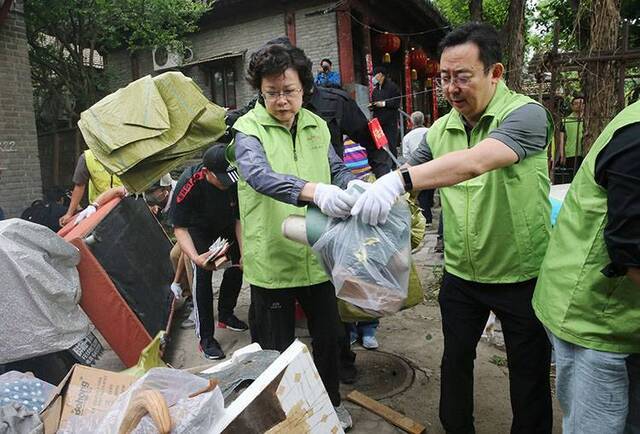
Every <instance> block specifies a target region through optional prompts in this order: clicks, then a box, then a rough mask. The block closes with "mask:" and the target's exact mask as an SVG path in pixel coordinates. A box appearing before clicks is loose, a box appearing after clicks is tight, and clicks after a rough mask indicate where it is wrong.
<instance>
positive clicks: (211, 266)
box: [193, 250, 216, 271]
mask: <svg viewBox="0 0 640 434" xmlns="http://www.w3.org/2000/svg"><path fill="white" fill-rule="evenodd" d="M209 256H211V252H210V251H208V250H207V251H206V252H204V253H203V254H201V255H198V256H196V257H195V258H194V259H193V262H195V263H196V265H197V266H198V267H200V268H202V269H203V270H207V271H214V270H215V269H216V264H215V261H211V262H209V263H208V264H205V262H207V259H209Z"/></svg>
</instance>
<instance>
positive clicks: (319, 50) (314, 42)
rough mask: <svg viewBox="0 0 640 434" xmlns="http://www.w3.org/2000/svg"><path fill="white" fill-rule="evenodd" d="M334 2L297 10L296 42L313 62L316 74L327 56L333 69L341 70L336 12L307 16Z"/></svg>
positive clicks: (314, 73)
mask: <svg viewBox="0 0 640 434" xmlns="http://www.w3.org/2000/svg"><path fill="white" fill-rule="evenodd" d="M333 4H334V3H327V4H325V5H318V6H314V7H311V8H306V9H300V10H298V11H296V43H297V45H298V47H300V48H302V49H303V50H304V52H305V53H306V54H307V56H308V57H309V59H311V61H312V62H313V75H314V76H315V75H316V74H317V73H318V69H319V68H320V61H321V60H322V59H324V58H325V57H326V58H329V59H331V63H332V64H333V68H332V69H333V71H337V72H340V59H339V58H338V37H337V24H336V14H335V12H329V13H327V14H325V15H317V14H313V15H311V16H306V15H307V14H309V13H312V12H318V11H321V10H324V9H326V8H328V7H329V6H332V5H333Z"/></svg>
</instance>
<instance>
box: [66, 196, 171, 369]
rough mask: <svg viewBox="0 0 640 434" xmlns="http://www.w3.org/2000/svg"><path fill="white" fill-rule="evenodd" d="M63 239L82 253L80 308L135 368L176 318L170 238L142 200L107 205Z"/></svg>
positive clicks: (110, 202) (118, 199) (69, 231)
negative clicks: (142, 356) (150, 344)
mask: <svg viewBox="0 0 640 434" xmlns="http://www.w3.org/2000/svg"><path fill="white" fill-rule="evenodd" d="M60 234H61V235H63V234H64V238H65V239H66V240H68V241H70V242H71V243H72V244H74V245H75V246H77V247H78V249H79V250H80V252H81V260H80V263H79V264H78V271H79V274H80V281H81V284H82V291H83V296H82V299H81V301H80V304H81V306H82V308H83V309H84V311H85V312H86V313H87V315H88V316H89V317H90V318H91V321H93V323H94V324H95V326H96V328H97V329H98V330H99V331H100V333H101V334H102V336H103V337H104V338H105V339H106V341H107V342H108V343H109V345H110V346H111V347H112V348H113V350H114V351H115V352H116V354H117V355H118V357H119V358H120V359H121V360H122V362H123V363H124V364H125V365H126V366H127V367H131V366H133V365H135V364H136V363H137V361H138V357H139V355H140V352H141V351H142V350H143V349H144V348H145V347H146V346H147V345H149V343H150V342H151V340H152V336H155V335H156V334H157V332H158V331H160V330H169V327H170V323H171V318H172V316H173V304H174V298H173V293H172V292H171V289H170V286H171V281H172V280H173V267H172V265H171V262H170V259H169V251H170V249H171V247H172V246H171V242H170V241H169V239H168V238H167V235H166V234H165V233H164V231H163V230H162V227H161V226H160V225H159V224H158V222H157V220H156V219H155V218H154V217H153V215H152V214H151V212H150V211H149V209H148V207H147V206H146V204H145V202H144V200H143V199H142V198H140V199H135V198H133V197H128V198H125V199H120V198H115V199H113V200H111V201H109V202H108V203H106V204H104V205H103V206H101V207H100V208H99V209H98V211H97V212H96V213H95V214H93V215H92V216H91V217H89V218H87V219H85V220H83V221H81V222H80V223H79V224H78V225H77V226H75V227H73V228H68V226H67V227H65V228H63V229H62V230H61V231H60Z"/></svg>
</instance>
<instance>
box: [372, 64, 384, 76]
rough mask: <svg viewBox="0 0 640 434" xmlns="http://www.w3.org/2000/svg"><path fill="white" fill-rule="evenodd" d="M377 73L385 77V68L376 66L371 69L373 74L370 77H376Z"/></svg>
mask: <svg viewBox="0 0 640 434" xmlns="http://www.w3.org/2000/svg"><path fill="white" fill-rule="evenodd" d="M379 72H381V73H382V75H387V68H385V67H384V66H382V65H378V66H376V67H374V68H373V73H372V74H371V75H378V73H379Z"/></svg>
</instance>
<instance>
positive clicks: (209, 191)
mask: <svg viewBox="0 0 640 434" xmlns="http://www.w3.org/2000/svg"><path fill="white" fill-rule="evenodd" d="M237 180H238V173H237V171H236V169H235V168H234V167H231V166H229V163H228V162H227V160H226V158H225V146H224V145H215V146H212V147H211V148H209V149H208V150H207V151H206V152H205V153H204V156H203V158H202V163H200V164H196V165H194V166H191V167H188V168H187V169H185V170H184V172H183V173H182V175H181V176H180V179H179V180H178V183H177V185H176V188H175V194H174V195H173V197H172V199H171V207H170V210H169V219H170V221H171V224H172V225H173V227H174V233H175V236H176V239H177V240H178V243H179V244H180V248H181V249H182V251H183V252H184V253H185V254H186V255H187V256H188V257H189V258H190V259H191V261H193V263H194V265H195V268H196V270H195V274H194V284H193V287H194V290H195V291H194V294H193V304H194V309H195V312H196V321H195V323H196V336H198V338H199V339H200V350H201V351H202V352H203V354H204V357H206V358H207V359H211V360H216V359H223V358H224V357H225V354H224V351H223V350H222V348H221V347H220V344H219V343H218V341H216V339H215V338H214V317H213V289H212V287H211V277H212V271H213V270H214V269H215V268H214V264H213V262H209V263H207V259H208V257H209V250H208V249H209V246H210V245H211V244H212V243H213V242H214V241H215V240H216V239H217V238H218V237H223V238H226V239H227V240H228V241H229V243H230V244H231V246H230V248H229V251H228V252H227V256H228V257H229V258H230V259H231V261H232V266H231V267H229V268H227V269H226V270H225V272H224V275H223V278H222V283H221V285H220V298H219V302H218V319H219V322H218V327H221V328H228V329H231V330H234V331H244V330H247V329H248V326H247V324H246V323H245V322H244V321H241V320H240V319H238V318H237V317H236V316H235V315H234V313H233V310H234V309H235V306H236V302H237V300H238V294H239V293H240V287H241V286H242V265H241V253H240V247H241V246H240V245H239V243H238V240H239V239H240V237H239V236H237V234H239V233H240V220H239V213H238V192H237V188H236V181H237Z"/></svg>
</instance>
